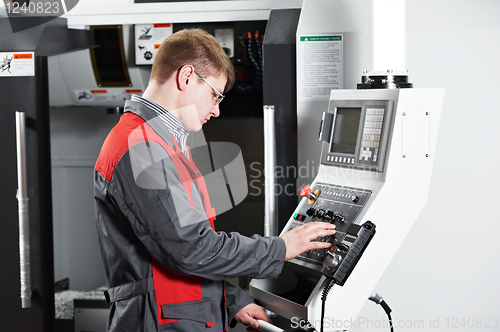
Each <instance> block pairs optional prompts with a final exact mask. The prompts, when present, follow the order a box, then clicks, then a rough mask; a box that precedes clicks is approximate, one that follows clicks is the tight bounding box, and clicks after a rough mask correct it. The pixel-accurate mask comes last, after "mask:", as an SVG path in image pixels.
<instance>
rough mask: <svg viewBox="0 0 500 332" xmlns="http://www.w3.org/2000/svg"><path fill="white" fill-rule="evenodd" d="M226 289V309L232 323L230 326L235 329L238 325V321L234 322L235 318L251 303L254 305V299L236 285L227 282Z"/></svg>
mask: <svg viewBox="0 0 500 332" xmlns="http://www.w3.org/2000/svg"><path fill="white" fill-rule="evenodd" d="M224 285H225V286H224V288H225V290H226V300H227V303H226V308H227V314H228V318H229V322H230V326H231V327H234V326H235V325H236V321H233V319H234V316H236V314H237V313H238V312H239V311H240V310H241V309H243V308H244V307H246V306H247V305H249V304H250V303H253V300H252V298H251V297H250V296H249V295H248V294H247V293H246V292H245V291H244V290H243V289H241V288H240V287H238V286H236V285H235V284H233V283H231V282H229V281H227V280H226V281H225V284H224Z"/></svg>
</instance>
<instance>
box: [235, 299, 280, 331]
mask: <svg viewBox="0 0 500 332" xmlns="http://www.w3.org/2000/svg"><path fill="white" fill-rule="evenodd" d="M234 319H236V321H237V322H238V323H241V324H244V325H247V326H248V328H247V331H249V332H254V331H255V332H257V331H256V329H258V328H259V326H260V324H259V322H258V321H257V319H262V320H263V321H266V322H268V323H271V324H272V322H271V320H270V319H269V317H267V315H266V312H265V311H264V308H262V307H261V306H258V305H256V304H255V303H250V304H249V305H247V306H245V307H243V308H242V309H241V310H240V311H238V313H237V314H236V316H234Z"/></svg>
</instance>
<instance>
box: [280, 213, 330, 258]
mask: <svg viewBox="0 0 500 332" xmlns="http://www.w3.org/2000/svg"><path fill="white" fill-rule="evenodd" d="M333 234H335V225H332V224H330V223H326V222H321V221H316V222H310V223H307V224H305V225H301V226H297V227H295V228H294V229H292V230H290V231H288V232H286V233H285V234H283V235H281V238H282V239H283V240H285V244H286V256H285V260H286V261H287V260H290V259H292V258H294V257H297V256H298V255H300V254H301V253H303V252H305V251H308V250H311V249H321V248H329V247H330V246H331V243H329V242H311V240H313V239H315V238H318V237H323V236H329V235H333Z"/></svg>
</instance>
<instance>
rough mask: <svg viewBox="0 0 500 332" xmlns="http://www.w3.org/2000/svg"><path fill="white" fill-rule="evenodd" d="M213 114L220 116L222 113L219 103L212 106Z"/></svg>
mask: <svg viewBox="0 0 500 332" xmlns="http://www.w3.org/2000/svg"><path fill="white" fill-rule="evenodd" d="M211 114H212V116H213V117H218V116H219V115H220V109H219V104H215V106H214V107H213V108H212V112H211Z"/></svg>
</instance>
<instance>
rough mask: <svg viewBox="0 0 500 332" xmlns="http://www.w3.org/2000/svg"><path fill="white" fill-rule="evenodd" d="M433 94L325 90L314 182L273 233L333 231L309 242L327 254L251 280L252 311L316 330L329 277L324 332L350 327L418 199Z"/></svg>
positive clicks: (425, 181) (431, 147) (433, 118)
mask: <svg viewBox="0 0 500 332" xmlns="http://www.w3.org/2000/svg"><path fill="white" fill-rule="evenodd" d="M443 96H444V89H401V90H397V89H387V90H333V91H332V92H331V95H330V101H329V107H328V110H325V113H324V117H323V124H322V130H321V132H320V140H322V141H323V142H322V145H323V146H322V154H321V158H320V160H321V165H320V167H319V171H318V175H317V176H316V178H315V179H314V181H313V182H312V184H311V185H310V187H309V188H307V187H306V188H304V189H303V191H302V193H301V195H303V196H304V197H303V198H302V200H301V201H300V203H299V204H298V206H297V208H296V210H295V212H294V213H293V214H292V216H291V217H290V219H289V221H288V223H287V225H286V226H285V228H284V229H283V231H282V232H286V231H288V230H290V229H292V228H293V227H296V226H298V225H301V224H304V223H308V222H311V221H322V222H328V223H334V224H335V225H336V226H337V234H335V235H334V236H331V237H327V238H321V239H317V240H320V241H328V242H331V243H332V244H333V246H332V247H331V248H330V250H327V249H321V250H313V251H310V252H306V253H304V254H302V255H300V256H299V257H296V258H294V259H292V260H290V261H288V262H285V266H284V269H283V273H282V274H281V276H280V277H279V278H278V279H276V280H257V279H254V280H252V282H251V283H250V294H251V295H252V296H254V297H255V298H256V300H257V301H258V302H259V303H260V304H262V305H263V306H265V307H266V308H267V309H269V310H271V311H273V312H275V313H277V314H279V315H280V316H283V317H286V318H287V319H290V320H292V322H293V321H295V322H296V321H297V319H303V320H306V321H308V322H309V323H310V324H311V325H312V326H314V327H315V328H316V330H318V331H319V330H320V324H321V307H322V301H321V297H322V292H323V290H324V288H325V286H326V285H327V284H328V283H329V281H330V280H331V279H333V281H334V285H333V287H332V288H331V290H330V291H329V294H328V297H327V298H326V302H325V308H326V310H325V316H324V319H323V322H326V321H327V320H328V323H327V324H325V331H340V330H348V329H349V328H350V324H351V323H352V322H354V321H355V319H356V317H357V315H358V313H359V311H360V310H361V308H362V306H363V305H364V303H365V302H366V300H367V299H368V297H369V296H370V294H371V293H372V292H373V290H374V287H375V285H376V284H377V282H378V280H379V279H380V277H381V275H382V274H383V272H384V270H385V269H386V267H387V266H388V264H389V262H390V261H391V259H392V257H393V256H394V254H395V253H396V251H397V250H398V248H399V246H400V245H401V243H402V241H403V240H404V238H405V236H406V234H407V233H408V231H409V230H410V228H411V226H412V225H413V223H414V222H415V220H416V219H417V218H418V216H419V214H420V212H421V211H422V209H423V207H424V205H425V203H426V201H427V196H428V189H429V185H430V180H431V173H432V166H433V161H434V155H435V144H436V138H437V132H438V128H439V120H440V117H441V107H442V102H443ZM372 129H375V130H372ZM305 148H307V147H305ZM318 157H319V156H318Z"/></svg>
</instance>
